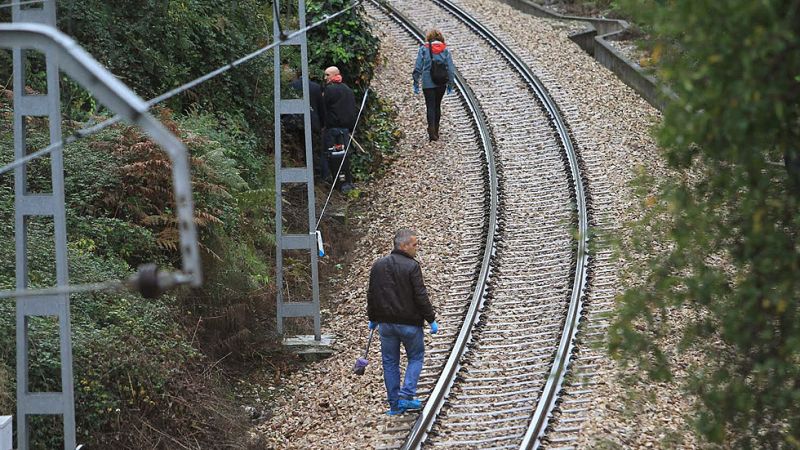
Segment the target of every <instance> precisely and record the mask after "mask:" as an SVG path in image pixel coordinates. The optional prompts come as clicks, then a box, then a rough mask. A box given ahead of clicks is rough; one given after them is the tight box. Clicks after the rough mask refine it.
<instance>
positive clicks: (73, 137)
mask: <svg viewBox="0 0 800 450" xmlns="http://www.w3.org/2000/svg"><path fill="white" fill-rule="evenodd" d="M362 1H363V0H356V1H355V2H353V4H351V5H350V6H348V7H347V8H344V9H342V10H340V11H338V12H336V13H334V14H332V15H327V14H326V15H325V16H323V18H322V19H320V20H318V21H316V22H314V23H312V24H311V25H308V26H306V27H305V28H302V29H299V30H297V31H295V32H293V33H290V34H289V35H284V36H285V38H284V39H279V40H278V41H275V42H272V43H271V44H269V45H267V46H266V47H262V48H260V49H258V50H256V51H254V52H252V53H250V54H248V55H246V56H243V57H241V58H239V59H237V60H236V61H233V62H231V63H228V64H226V65H224V66H222V67H220V68H218V69H216V70H213V71H211V72H209V73H207V74H205V75H203V76H201V77H198V78H195V79H194V80H192V81H189V82H188V83H185V84H183V85H181V86H178V87H176V88H175V89H172V90H170V91H167V92H165V93H164V94H161V95H159V96H158V97H155V98H153V99H152V100H150V101H148V102H147V106H148V107H153V106H154V105H157V104H158V103H161V102H163V101H164V100H168V99H170V98H172V97H174V96H176V95H178V94H180V93H183V92H185V91H187V90H189V89H191V88H193V87H195V86H197V85H198V84H200V83H204V82H206V81H208V80H210V79H212V78H214V77H216V76H218V75H220V74H222V73H225V72H227V71H228V70H230V69H233V68H235V67H238V66H240V65H242V64H244V63H246V62H248V61H250V60H251V59H253V58H256V57H258V56H260V55H262V54H264V53H266V52H267V51H269V50H272V49H273V48H274V47H276V46H278V45H280V43H281V42H283V41H286V40H289V39H292V38H293V37H295V36H298V35H300V34H303V33H305V32H307V31H309V30H312V29H314V28H316V27H318V26H320V25H322V24H324V23H326V22H328V21H330V20H332V19H334V18H336V17H338V16H340V15H342V14H344V13H345V12H347V11H349V10H351V9H353V8H355V7H356V6H358V5H360V4H361V3H362ZM120 120H122V117H121V116H120V115H119V114H117V115H115V116H114V117H112V118H110V119H108V120H105V121H103V122H100V123H98V124H97V125H94V126H92V127H89V128H83V129H80V130H78V131H76V132H75V133H73V134H72V135H71V136H70V137H68V138H67V139H64V140H62V141H59V142H56V143H54V144H50V145H49V146H47V147H45V148H43V149H41V150H37V151H36V152H34V153H31V154H30V155H27V156H25V157H23V158H20V159H17V160H14V162H12V163H9V164H7V165H5V166H3V167H2V168H0V175H2V174H4V173H6V172H8V171H10V170H11V169H14V168H15V167H19V166H21V165H23V164H25V163H27V162H28V161H30V160H32V159H35V158H38V157H40V156H43V155H46V154H48V153H51V152H54V151H56V150H59V149H61V148H63V147H64V145H66V144H71V143H73V142H75V141H77V140H78V139H82V138H85V137H87V136H90V135H92V134H95V133H97V132H99V131H101V130H103V129H105V128H108V127H109V126H111V125H113V124H115V123H117V122H119V121H120Z"/></svg>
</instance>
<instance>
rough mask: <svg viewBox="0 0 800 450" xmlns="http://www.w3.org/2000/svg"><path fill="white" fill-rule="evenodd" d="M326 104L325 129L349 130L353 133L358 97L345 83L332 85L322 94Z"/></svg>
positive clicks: (326, 87) (327, 86)
mask: <svg viewBox="0 0 800 450" xmlns="http://www.w3.org/2000/svg"><path fill="white" fill-rule="evenodd" d="M322 99H323V103H324V104H325V119H324V120H323V123H324V124H325V128H347V129H348V130H350V131H353V128H354V127H355V126H356V116H357V115H358V109H356V96H355V94H353V90H352V89H350V87H349V86H347V85H346V84H344V83H330V84H328V85H326V86H325V90H324V91H323V93H322Z"/></svg>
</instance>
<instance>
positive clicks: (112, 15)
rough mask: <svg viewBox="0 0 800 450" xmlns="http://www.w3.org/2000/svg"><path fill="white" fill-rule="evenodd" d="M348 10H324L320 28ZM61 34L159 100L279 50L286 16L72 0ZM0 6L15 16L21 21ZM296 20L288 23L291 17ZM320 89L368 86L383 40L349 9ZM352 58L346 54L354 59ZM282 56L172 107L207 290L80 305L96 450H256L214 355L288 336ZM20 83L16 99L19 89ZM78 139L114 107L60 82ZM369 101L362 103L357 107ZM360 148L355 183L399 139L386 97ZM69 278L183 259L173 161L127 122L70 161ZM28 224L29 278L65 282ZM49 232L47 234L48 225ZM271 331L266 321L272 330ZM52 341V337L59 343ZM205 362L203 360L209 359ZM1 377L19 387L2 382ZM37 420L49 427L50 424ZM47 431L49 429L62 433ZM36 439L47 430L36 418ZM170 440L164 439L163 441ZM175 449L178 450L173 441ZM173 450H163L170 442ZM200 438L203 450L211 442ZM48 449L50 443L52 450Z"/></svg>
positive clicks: (328, 45) (36, 128)
mask: <svg viewBox="0 0 800 450" xmlns="http://www.w3.org/2000/svg"><path fill="white" fill-rule="evenodd" d="M346 3H347V2H344V1H327V2H315V1H310V2H309V4H308V9H309V22H311V21H313V20H316V18H318V17H319V16H320V15H321V14H322V13H323V11H325V12H332V11H333V10H336V9H339V8H341V7H342V6H344V5H345V4H346ZM58 6H59V26H60V28H61V29H62V30H63V31H65V32H67V33H68V34H71V35H72V36H74V37H75V38H76V40H77V41H78V42H79V43H80V44H81V45H82V46H84V47H85V48H86V49H87V50H88V51H89V53H91V54H92V55H93V56H94V57H95V58H96V59H97V60H99V61H100V62H101V63H102V64H104V65H106V66H107V67H108V68H109V69H110V70H111V71H112V72H113V73H115V74H116V75H117V76H119V77H120V78H121V79H122V80H123V81H124V82H125V83H127V84H128V85H130V86H132V87H133V88H134V89H135V90H136V91H137V93H139V94H140V95H141V96H142V97H144V98H151V97H154V96H155V95H158V94H160V93H162V92H163V91H165V90H167V89H169V88H172V87H175V86H178V85H180V84H182V83H184V82H186V81H189V80H190V79H192V78H195V77H197V76H199V75H202V74H204V73H207V72H209V71H210V70H213V69H215V68H217V67H218V66H220V65H222V64H224V63H227V62H229V61H231V60H232V59H234V58H236V57H240V56H243V55H244V54H246V53H249V52H251V51H253V50H255V49H256V48H259V47H262V46H264V45H266V44H267V43H268V42H269V41H271V40H272V17H271V14H272V12H271V4H269V3H263V2H256V1H253V0H245V1H241V0H240V1H238V2H236V4H235V6H236V7H235V8H234V7H232V6H231V5H230V3H229V2H223V1H218V0H192V1H189V2H163V1H156V0H139V1H136V2H126V3H125V5H124V7H121V6H118V5H117V4H116V3H113V2H111V3H109V2H101V1H97V0H76V1H72V2H59V3H58ZM3 14H7V10H4V9H0V20H8V17H7V16H4V15H3ZM289 21H290V20H289ZM309 39H310V47H311V51H310V53H311V59H312V61H311V65H312V76H313V77H315V78H318V77H319V76H320V75H321V73H322V70H323V68H324V67H325V66H328V65H331V64H336V65H339V66H340V67H341V68H342V70H343V72H345V78H346V80H347V81H348V82H350V83H351V85H352V86H354V87H355V88H356V89H357V90H360V89H363V87H364V86H366V84H367V83H368V81H369V79H370V78H371V76H372V73H373V70H374V59H375V56H376V54H377V50H378V46H377V39H376V38H375V37H374V36H372V35H371V33H370V31H369V30H368V28H367V27H366V25H365V23H364V22H363V21H362V20H361V19H360V17H359V16H358V15H357V14H356V13H355V12H351V13H349V14H348V15H346V16H344V17H343V18H342V19H341V20H338V21H336V22H332V23H331V24H329V25H328V26H326V27H323V28H321V29H319V30H316V31H315V32H314V33H313V34H312V35H311V36H309ZM341 45H347V48H345V47H341ZM10 62H11V61H10V52H0V79H3V80H8V79H10V72H11V64H10ZM29 64H30V70H31V72H32V73H34V76H33V77H32V78H31V79H30V82H31V86H28V87H29V88H31V89H33V90H34V91H35V90H42V89H43V88H44V79H43V77H42V76H41V75H37V74H36V72H37V70H39V69H41V67H40V65H41V61H38V60H35V59H34V60H32V61H30V63H29ZM272 83H273V79H272V58H271V55H270V54H266V55H264V56H262V57H260V58H258V59H256V60H254V61H251V62H249V63H247V64H245V65H243V66H241V67H240V68H237V69H234V70H232V71H229V72H228V73H226V74H225V75H223V76H221V77H218V78H216V79H214V80H212V81H210V82H207V83H204V84H202V85H200V86H199V87H197V88H194V89H192V90H190V91H189V92H187V93H184V94H182V95H180V96H177V97H176V98H174V99H173V100H171V101H169V102H168V103H167V104H166V105H163V106H162V107H161V109H159V110H158V112H157V114H160V118H161V120H162V121H163V122H164V123H166V124H167V126H168V127H169V128H170V129H171V130H172V131H173V132H174V133H175V134H177V135H179V136H180V137H181V138H182V139H183V140H184V142H185V143H186V144H187V146H188V148H189V151H190V153H191V163H192V171H193V190H194V195H195V197H194V200H195V207H196V223H197V225H198V227H199V230H200V237H201V246H202V247H201V248H202V250H201V253H202V257H203V266H204V272H205V279H204V286H203V289H202V290H188V289H186V290H181V291H179V292H177V294H173V295H170V296H165V297H163V298H161V299H159V300H156V301H150V300H143V299H141V298H139V297H137V296H134V295H131V294H118V293H114V294H109V293H93V294H80V295H73V296H72V297H71V299H72V325H73V327H72V330H73V347H74V357H75V365H74V373H75V392H76V400H77V401H76V408H77V415H78V433H79V441H80V442H85V443H89V444H90V445H92V446H93V447H95V446H96V447H98V448H152V447H157V446H159V445H161V446H167V447H173V444H175V445H174V446H175V447H180V446H181V445H184V444H185V445H188V446H194V447H196V446H197V445H200V446H201V447H208V446H210V445H212V444H211V442H213V443H214V444H213V445H215V446H217V447H224V446H229V447H235V448H241V447H242V445H243V443H242V441H241V439H243V437H244V436H245V433H244V432H242V427H245V426H246V425H247V423H246V419H242V418H241V417H240V416H241V413H240V412H239V411H238V410H230V408H232V407H233V406H234V405H232V404H231V403H230V402H229V398H230V397H231V396H230V395H228V393H227V392H225V390H226V389H227V388H226V387H224V386H225V383H221V382H217V379H216V378H217V377H218V376H219V374H218V373H217V369H213V370H212V368H213V366H211V365H210V362H209V360H208V358H207V355H209V356H212V357H215V358H217V359H219V358H222V359H224V360H225V362H226V363H228V362H231V361H237V360H238V361H241V360H242V358H244V357H247V356H250V355H253V354H256V353H258V354H261V355H263V354H264V351H265V349H268V347H267V346H266V345H265V344H268V343H269V342H268V338H270V336H269V332H270V330H271V327H272V326H274V323H272V322H271V319H270V317H271V316H272V314H274V289H275V288H274V286H273V285H272V277H271V274H272V261H273V258H274V254H273V252H274V235H273V230H274V227H275V224H274V211H273V209H274V201H275V199H274V175H273V162H272V158H271V154H272V149H271V145H272V138H271V136H272V114H273V113H272ZM8 87H9V88H10V86H8ZM61 88H62V104H63V108H64V111H65V114H66V115H67V117H68V118H69V119H71V120H67V121H65V127H66V128H67V129H65V130H64V135H65V136H66V135H67V133H68V131H69V130H68V129H69V128H81V127H83V126H85V124H84V122H83V121H85V120H89V119H91V120H102V119H104V118H105V117H106V116H105V114H106V113H105V111H103V110H102V109H100V108H99V107H98V105H97V103H96V102H95V100H94V99H93V98H92V97H91V96H90V95H89V94H88V93H86V92H85V91H84V90H82V89H80V88H79V87H78V86H77V85H76V84H75V83H73V82H71V81H69V80H68V79H66V78H62V83H61ZM359 93H360V91H359V92H357V95H359ZM0 94H3V98H4V99H6V100H3V101H0V112H1V113H2V117H1V120H0V163H4V162H7V161H10V160H11V159H12V153H11V152H12V149H13V145H12V143H11V142H12V141H11V139H12V132H11V129H10V124H11V120H12V118H11V114H10V102H8V101H7V99H8V98H9V95H8V94H9V92H8V91H5V92H0ZM371 104H372V105H375V107H374V108H370V112H368V114H367V116H366V118H367V119H368V120H370V119H372V120H374V121H375V124H376V125H375V126H368V125H366V122H365V124H364V125H362V128H361V130H363V131H360V133H361V134H359V136H363V137H362V138H361V139H360V141H361V143H362V144H364V145H365V147H366V148H367V151H368V152H370V153H369V154H367V155H365V154H359V155H357V156H356V158H355V159H356V162H355V164H354V167H355V171H356V172H357V173H358V174H359V175H360V176H361V177H362V178H366V177H368V176H369V175H370V173H371V170H373V169H376V168H377V167H378V166H379V164H380V161H381V153H382V152H388V151H390V150H391V146H392V143H393V142H394V140H396V138H397V135H396V134H395V132H394V129H393V128H392V123H391V117H390V114H391V113H389V112H388V106H387V105H384V104H382V103H381V102H380V101H373V102H371ZM44 126H45V122H44V121H41V120H38V119H32V120H31V121H30V122H29V124H28V131H29V133H28V140H29V143H30V146H31V147H32V148H41V147H43V146H45V145H47V144H48V143H49V142H48V137H47V133H46V132H45V131H44V128H43V127H44ZM64 155H65V159H64V164H65V186H66V200H67V226H68V239H69V244H68V247H69V257H70V281H71V282H73V283H79V282H95V281H101V280H108V279H120V278H124V277H127V276H128V275H129V274H130V273H131V271H132V268H134V267H136V266H137V265H139V264H141V263H143V262H149V261H154V262H157V263H158V264H159V265H162V266H163V265H170V264H173V263H176V262H177V261H178V260H179V255H178V252H177V246H176V243H177V230H176V228H175V224H174V217H173V214H174V213H173V207H172V204H173V202H172V185H171V180H170V176H169V169H170V165H171V163H170V162H169V160H168V158H167V157H166V155H165V154H164V153H162V152H161V151H160V150H159V149H158V148H157V147H156V146H155V145H154V144H153V143H152V142H151V141H150V140H149V139H147V138H146V136H144V135H143V134H142V133H141V131H139V130H138V129H136V128H134V127H130V126H125V125H118V126H114V127H111V128H109V129H106V130H104V131H102V132H101V133H99V134H98V135H96V136H93V137H91V138H87V139H83V140H80V141H78V142H76V143H74V144H72V145H70V146H68V147H67V149H66V150H65V152H64ZM29 177H30V186H31V187H32V188H34V189H40V190H43V191H47V190H49V188H48V185H49V182H48V178H49V165H48V164H47V163H46V160H44V161H40V162H37V163H34V164H30V165H29ZM38 222H40V221H37V224H36V225H35V226H33V227H32V228H31V233H32V234H31V236H32V237H33V239H31V242H32V244H31V252H30V255H29V257H30V258H31V261H32V270H31V282H32V285H34V286H50V285H52V284H53V280H52V274H51V273H50V271H51V270H48V268H52V267H53V262H52V231H51V230H50V228H52V225H48V224H47V221H41V222H42V223H38ZM48 227H49V228H48ZM0 233H2V235H3V236H13V234H14V229H13V177H11V176H8V175H2V176H0ZM14 261H15V258H14V240H13V239H5V240H3V241H2V242H0V288H2V289H8V288H11V287H13V286H14ZM13 311H14V308H13V302H2V303H0V345H1V347H0V348H2V350H0V407H7V408H12V409H13V405H12V404H9V402H13V392H14V386H13V383H12V382H11V381H10V380H13V378H14V376H13V375H14V366H15V359H14V348H15V345H14V341H15V334H14V333H15V332H14V327H15V324H14V322H15V321H14V313H13ZM265 319H266V320H267V322H266V323H265V322H264V320H265ZM35 322H36V323H35V324H34V325H33V329H32V337H33V340H34V341H35V342H36V344H35V345H36V347H35V348H34V349H33V353H34V354H35V356H36V358H35V359H34V360H33V361H34V362H33V363H32V366H31V368H30V370H31V373H32V374H33V375H34V378H35V380H36V383H37V384H36V385H35V388H37V389H58V388H59V387H58V386H53V385H52V383H53V382H54V381H53V380H57V379H58V372H57V367H58V366H57V364H58V358H57V344H56V341H55V340H54V339H52V334H51V333H49V332H51V331H53V330H54V324H53V323H51V322H48V321H46V320H45V321H35ZM45 335H48V336H50V338H47V337H46V336H45ZM198 350H200V351H198ZM4 376H5V377H6V378H5V379H4ZM36 420H38V419H36ZM48 423H49V422H48ZM36 424H37V425H40V426H37V427H36V428H37V429H38V430H39V431H37V433H39V434H42V433H45V432H46V431H47V430H49V431H52V432H53V433H56V434H57V433H58V430H55V429H53V428H52V427H53V426H52V425H50V428H48V425H45V424H44V423H42V422H36ZM162 433H163V434H162ZM165 439H167V440H170V442H171V443H170V444H164V442H166V441H165ZM158 442H161V444H158ZM198 443H199V444H198ZM51 444H53V441H46V442H45V444H44V445H45V446H48V447H50V446H52V445H51Z"/></svg>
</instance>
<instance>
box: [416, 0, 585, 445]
mask: <svg viewBox="0 0 800 450" xmlns="http://www.w3.org/2000/svg"><path fill="white" fill-rule="evenodd" d="M432 1H433V2H434V3H436V4H438V5H440V6H442V7H443V8H444V9H446V10H447V11H449V12H450V13H451V14H453V15H454V16H456V17H457V18H459V19H460V20H461V21H463V22H464V23H466V24H468V25H469V26H470V27H471V28H472V29H474V30H475V31H476V32H477V33H478V34H480V35H481V36H482V37H483V38H484V39H486V40H487V41H489V42H490V43H491V44H492V45H493V46H495V48H497V49H498V51H500V53H501V54H502V55H503V56H504V57H505V58H506V59H507V60H508V62H509V63H510V64H511V65H513V66H514V67H515V68H516V69H517V71H518V72H519V74H520V75H521V76H522V77H523V78H524V79H525V82H526V83H527V84H528V85H529V86H530V88H531V90H532V91H533V93H534V94H535V95H536V96H537V97H538V98H539V99H540V100H541V102H542V104H543V106H544V108H545V110H546V111H547V113H548V115H549V116H550V119H551V121H552V124H553V126H554V127H555V128H556V131H557V132H558V137H559V140H560V141H561V144H562V146H563V150H564V152H565V156H566V157H567V160H568V162H569V169H570V174H571V176H572V183H573V188H574V190H575V201H576V205H575V206H576V213H577V219H578V229H577V232H578V234H577V249H576V260H575V277H574V279H573V285H572V294H571V296H570V303H569V309H568V311H567V318H566V321H565V323H564V329H563V331H562V334H561V340H560V341H559V346H558V350H557V351H556V357H555V360H554V361H553V365H552V368H551V370H550V374H549V376H548V378H547V383H546V384H545V386H544V389H543V391H542V394H541V395H540V397H539V402H538V403H537V406H536V410H535V411H534V413H533V415H532V416H531V420H530V423H529V426H528V429H527V430H526V432H525V436H524V437H523V440H522V442H521V444H520V448H521V449H535V448H539V447H540V445H541V438H542V437H543V436H544V433H545V429H546V428H547V424H548V422H549V419H550V417H551V415H552V411H553V408H554V407H555V403H556V400H557V398H558V393H559V392H560V391H561V389H562V387H563V382H564V377H565V376H566V373H567V368H568V367H569V359H570V355H571V354H572V349H573V348H574V347H575V336H576V335H577V332H578V325H579V323H580V318H581V311H582V310H583V299H584V297H585V294H586V287H587V283H588V266H589V251H588V245H589V233H588V231H589V212H588V208H587V204H586V190H585V188H584V185H583V179H582V178H581V169H580V165H579V162H578V154H577V152H576V151H575V147H574V146H573V144H572V138H571V137H570V135H569V129H568V128H567V125H566V123H565V121H564V118H563V117H562V116H561V112H560V111H559V110H558V106H557V105H556V103H555V101H554V100H553V99H552V97H551V96H550V94H549V93H548V91H547V89H546V88H545V86H544V84H543V83H542V82H541V80H539V78H538V77H536V75H534V73H533V71H532V70H531V69H530V67H528V65H527V64H525V62H523V61H522V59H521V58H520V57H519V56H518V55H517V54H516V53H514V51H512V50H511V49H510V48H509V47H508V46H507V45H506V44H505V43H504V42H503V41H502V40H500V39H499V38H498V37H497V36H496V35H495V34H494V33H492V32H491V31H490V30H489V29H488V28H486V27H485V26H484V25H483V24H481V23H480V22H478V21H477V20H476V19H475V18H474V17H472V16H471V15H470V14H468V13H467V12H466V11H464V10H463V9H461V8H460V7H458V6H456V5H455V4H453V3H452V2H451V1H450V0H432Z"/></svg>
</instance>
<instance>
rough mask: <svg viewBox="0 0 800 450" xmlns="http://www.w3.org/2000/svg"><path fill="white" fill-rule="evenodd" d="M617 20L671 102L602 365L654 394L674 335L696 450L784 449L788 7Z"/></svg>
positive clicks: (795, 244) (799, 262) (794, 421)
mask: <svg viewBox="0 0 800 450" xmlns="http://www.w3.org/2000/svg"><path fill="white" fill-rule="evenodd" d="M617 7H618V8H620V9H622V10H625V11H627V13H628V14H630V15H632V16H633V17H635V18H636V20H637V21H639V22H640V24H642V26H643V27H644V28H646V31H648V32H649V33H650V34H651V36H652V37H653V38H654V39H655V40H656V44H655V45H654V55H655V56H658V57H659V58H657V59H659V65H658V77H659V78H660V79H661V80H662V81H663V82H664V83H667V84H668V85H669V86H670V87H671V88H672V89H673V90H674V91H675V92H676V94H677V97H678V99H677V100H676V101H674V102H672V103H671V104H670V105H669V106H668V107H667V108H666V110H665V111H664V120H663V123H662V124H660V125H659V127H658V129H657V130H656V133H657V137H658V141H659V143H660V145H661V146H662V147H663V151H664V155H665V156H666V159H667V161H668V163H669V166H670V168H671V169H672V170H673V171H674V172H673V173H674V174H675V176H674V177H672V178H671V179H669V180H648V179H645V178H643V180H642V184H641V186H640V187H641V188H642V192H643V197H642V199H643V202H642V208H643V209H644V210H645V211H646V215H645V217H644V218H643V219H642V220H641V221H640V222H639V223H638V225H637V232H638V233H637V237H636V238H635V239H634V240H632V241H631V242H629V243H628V244H629V245H628V246H627V248H626V252H627V256H626V257H627V258H634V257H635V256H636V255H651V257H650V259H649V264H648V265H646V266H645V267H642V268H641V269H642V270H638V271H636V272H634V273H632V274H631V277H630V279H631V280H634V281H632V282H631V285H630V286H629V289H628V290H627V291H626V292H625V294H624V295H623V296H622V297H621V298H620V299H619V313H620V315H619V318H618V320H617V321H616V323H615V325H614V326H613V328H612V332H611V335H610V338H611V342H610V347H611V351H612V352H613V354H615V355H617V356H619V357H622V358H625V359H626V360H629V361H635V362H637V363H638V364H641V366H642V367H644V368H645V369H646V370H647V372H648V373H649V375H650V376H651V377H652V378H653V379H657V380H666V379H670V378H671V375H672V373H673V372H672V367H671V366H670V364H669V362H668V361H669V358H668V357H667V353H668V349H666V348H665V347H664V346H663V342H665V341H664V340H663V339H662V338H664V337H667V336H671V335H672V336H674V335H677V336H678V337H679V341H680V343H681V344H680V345H681V347H680V349H679V350H680V351H681V352H684V353H686V352H692V353H695V354H697V353H699V354H702V355H703V358H702V361H701V362H698V363H697V365H696V366H694V367H691V368H690V370H689V372H690V373H691V374H692V375H691V377H690V380H688V383H687V385H686V386H685V387H686V389H687V390H688V392H689V393H690V394H691V395H693V396H694V397H695V398H697V399H698V402H697V405H698V406H697V408H698V409H697V410H696V411H695V412H694V424H695V426H696V429H697V431H698V432H699V434H700V435H701V436H702V437H703V438H705V439H706V440H708V441H710V442H712V443H718V444H722V445H724V446H726V447H733V448H745V449H748V448H797V447H798V446H800V241H799V239H800V190H798V183H797V174H796V172H795V170H794V167H796V166H795V165H796V162H797V160H798V155H800V1H797V0H764V1H760V2H751V1H744V0H713V1H712V0H674V1H669V2H663V1H658V0H620V1H618V2H617ZM784 161H786V162H787V164H786V165H784ZM629 260H630V259H629ZM676 311H681V312H683V313H682V314H680V316H681V317H682V319H680V320H677V319H676V317H677V315H674V314H673V313H674V312H676ZM687 317H688V320H687V319H686V318H687Z"/></svg>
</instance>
